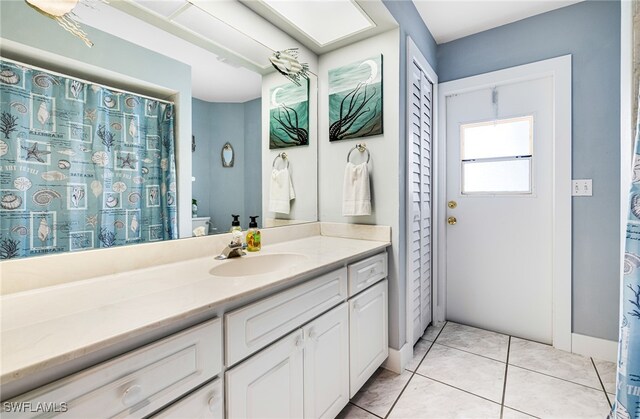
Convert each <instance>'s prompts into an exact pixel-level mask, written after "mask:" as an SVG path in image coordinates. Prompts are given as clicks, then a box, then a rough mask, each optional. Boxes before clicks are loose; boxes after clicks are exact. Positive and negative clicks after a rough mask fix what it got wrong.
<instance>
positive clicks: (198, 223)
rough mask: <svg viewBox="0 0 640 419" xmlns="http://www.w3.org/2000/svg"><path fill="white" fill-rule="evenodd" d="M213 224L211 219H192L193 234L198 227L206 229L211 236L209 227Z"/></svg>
mask: <svg viewBox="0 0 640 419" xmlns="http://www.w3.org/2000/svg"><path fill="white" fill-rule="evenodd" d="M210 224H211V217H193V218H192V219H191V232H193V230H195V229H196V228H198V227H201V226H202V227H204V230H205V231H206V234H209V225H210Z"/></svg>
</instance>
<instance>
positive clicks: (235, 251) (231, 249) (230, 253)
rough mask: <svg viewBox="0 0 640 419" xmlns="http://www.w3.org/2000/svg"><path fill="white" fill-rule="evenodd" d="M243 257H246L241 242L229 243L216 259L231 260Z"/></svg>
mask: <svg viewBox="0 0 640 419" xmlns="http://www.w3.org/2000/svg"><path fill="white" fill-rule="evenodd" d="M244 255H246V253H245V252H244V251H243V250H242V242H240V243H238V242H235V243H234V242H231V243H229V244H228V245H227V247H225V248H224V249H223V250H222V252H221V253H220V254H219V255H218V256H216V259H217V260H225V259H231V258H239V257H241V256H244Z"/></svg>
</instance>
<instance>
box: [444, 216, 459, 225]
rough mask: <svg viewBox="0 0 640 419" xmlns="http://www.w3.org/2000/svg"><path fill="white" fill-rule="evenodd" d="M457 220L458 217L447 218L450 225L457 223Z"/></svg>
mask: <svg viewBox="0 0 640 419" xmlns="http://www.w3.org/2000/svg"><path fill="white" fill-rule="evenodd" d="M457 222H458V220H457V219H456V217H449V218H447V224H449V225H450V226H452V225H455V224H456V223H457Z"/></svg>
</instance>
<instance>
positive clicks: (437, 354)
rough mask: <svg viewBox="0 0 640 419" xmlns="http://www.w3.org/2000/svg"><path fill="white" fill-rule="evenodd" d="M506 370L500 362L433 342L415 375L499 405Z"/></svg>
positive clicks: (504, 365)
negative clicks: (431, 379) (420, 375)
mask: <svg viewBox="0 0 640 419" xmlns="http://www.w3.org/2000/svg"><path fill="white" fill-rule="evenodd" d="M505 367H506V364H505V363H503V362H499V361H494V360H493V359H489V358H485V357H482V356H478V355H474V354H471V353H469V352H464V351H460V350H458V349H453V348H449V347H447V346H442V345H438V344H437V343H436V344H434V345H433V347H432V348H431V350H430V351H429V353H428V354H427V357H426V358H425V359H424V361H422V364H421V365H420V367H419V368H418V371H417V372H418V373H419V374H422V375H424V376H426V377H429V378H433V379H434V380H438V381H441V382H443V383H445V384H449V385H451V386H453V387H457V388H459V389H461V390H465V391H468V392H470V393H473V394H476V395H478V396H482V397H485V398H487V399H489V400H493V401H494V402H498V403H500V402H501V401H502V389H503V387H504V372H505Z"/></svg>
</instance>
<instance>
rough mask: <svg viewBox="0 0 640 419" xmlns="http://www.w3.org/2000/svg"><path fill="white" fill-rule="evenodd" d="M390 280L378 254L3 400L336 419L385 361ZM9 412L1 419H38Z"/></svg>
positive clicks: (74, 414)
mask: <svg viewBox="0 0 640 419" xmlns="http://www.w3.org/2000/svg"><path fill="white" fill-rule="evenodd" d="M333 266H336V265H333ZM386 277H387V254H386V252H382V253H378V254H376V255H374V256H371V257H368V258H366V259H363V260H359V261H356V262H354V263H351V264H349V265H347V266H344V265H343V266H342V267H341V268H338V269H335V270H332V271H330V272H328V273H324V274H321V275H318V276H315V277H312V278H310V279H308V280H303V281H302V282H300V281H299V283H298V284H297V285H295V286H290V287H288V288H284V287H282V288H281V289H280V290H278V291H276V292H273V293H271V294H270V295H268V296H266V297H265V298H262V299H259V300H257V301H253V302H251V303H243V302H242V301H238V302H234V304H233V305H232V307H234V308H235V309H233V310H231V311H227V310H226V307H218V308H217V311H216V312H215V315H218V316H220V315H223V316H224V319H221V318H215V319H212V320H208V321H205V322H204V323H200V324H198V325H196V326H192V327H189V328H187V329H184V330H182V331H180V332H178V333H175V334H173V335H171V336H168V337H165V338H162V339H159V340H156V341H153V342H151V343H149V344H147V345H145V346H142V347H139V348H138V349H135V350H133V351H130V352H128V353H125V354H123V355H119V356H116V355H117V354H115V353H114V355H113V358H111V359H110V360H107V361H105V362H103V363H100V364H98V365H96V366H93V367H90V368H87V369H85V370H83V371H80V372H76V373H73V371H70V372H69V374H71V375H68V376H66V377H65V378H62V379H60V380H58V381H55V382H53V383H51V384H47V385H44V386H42V387H39V388H36V389H35V390H33V391H30V392H28V393H25V394H23V395H21V396H18V397H16V398H13V399H10V400H7V401H6V402H9V403H13V405H12V406H17V404H20V403H23V404H24V405H30V406H37V405H38V404H42V403H48V404H51V406H54V407H56V406H59V407H60V411H58V412H45V415H44V416H46V417H51V416H55V415H56V413H57V414H61V415H64V417H69V418H83V419H84V418H89V417H132V418H136V417H149V415H153V416H152V417H153V418H189V419H200V418H212V419H222V418H225V417H226V418H229V419H234V418H243V419H244V418H283V419H284V418H296V419H297V418H305V419H311V418H314V419H315V418H335V417H336V416H337V415H338V414H339V413H340V412H341V410H342V409H343V408H344V406H346V405H347V403H348V402H349V399H350V398H352V397H353V396H354V395H355V394H356V392H357V391H358V390H359V389H360V388H361V387H362V385H363V384H364V383H365V382H366V381H367V379H369V377H371V375H372V374H373V373H374V372H375V371H376V369H377V368H378V367H379V366H380V365H381V364H382V362H383V361H384V360H385V359H386V358H387V355H388V342H387V327H388V325H387V316H388V314H387V310H388V308H387V279H386ZM246 280H247V281H249V280H251V279H250V278H247V279H246ZM283 288H284V289H283ZM250 298H251V296H250V295H249V296H247V298H246V300H245V301H247V302H248V300H249V299H250ZM207 315H208V314H207ZM211 315H214V314H213V313H212V314H211ZM223 322H224V328H223ZM223 331H224V336H223ZM223 360H224V362H223ZM3 402H5V401H4V400H3ZM5 405H6V403H3V404H2V405H0V411H2V414H1V416H2V418H3V419H4V418H5V417H6V418H12V417H20V418H23V417H40V416H42V413H43V412H42V411H34V412H31V413H29V412H24V411H16V410H14V411H12V410H11V409H12V408H6V407H5Z"/></svg>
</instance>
